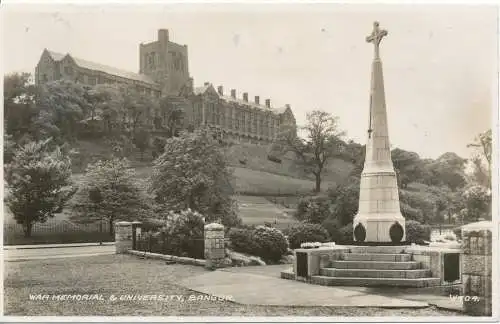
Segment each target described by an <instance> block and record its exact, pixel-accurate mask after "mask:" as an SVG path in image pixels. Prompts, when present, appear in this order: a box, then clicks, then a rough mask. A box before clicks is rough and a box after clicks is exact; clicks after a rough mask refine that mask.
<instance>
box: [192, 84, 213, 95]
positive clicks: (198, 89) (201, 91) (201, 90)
mask: <svg viewBox="0 0 500 324" xmlns="http://www.w3.org/2000/svg"><path fill="white" fill-rule="evenodd" d="M208 88H210V85H209V84H208V85H204V86H202V87H195V88H194V89H193V92H194V94H195V95H199V94H204V93H205V91H207V90H208Z"/></svg>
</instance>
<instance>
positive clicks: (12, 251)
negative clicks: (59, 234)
mask: <svg viewBox="0 0 500 324" xmlns="http://www.w3.org/2000/svg"><path fill="white" fill-rule="evenodd" d="M109 254H115V246H114V244H109V243H103V245H98V244H60V245H54V244H51V245H38V246H36V245H35V246H33V245H16V246H4V249H3V255H4V260H5V261H7V262H9V261H26V260H37V259H54V258H67V257H85V256H96V255H109Z"/></svg>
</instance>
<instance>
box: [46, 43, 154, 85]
mask: <svg viewBox="0 0 500 324" xmlns="http://www.w3.org/2000/svg"><path fill="white" fill-rule="evenodd" d="M47 52H48V53H49V55H50V57H52V59H53V60H54V61H60V60H62V59H63V58H65V57H66V56H69V57H70V58H71V59H73V61H75V63H76V65H78V66H79V67H81V68H84V69H89V70H94V71H102V72H104V73H107V74H111V75H116V76H118V77H122V78H126V79H131V80H136V81H141V82H145V83H149V84H155V83H156V82H154V80H153V79H151V78H150V77H149V76H147V75H145V74H140V73H134V72H129V71H124V70H121V69H117V68H115V67H111V66H107V65H103V64H99V63H95V62H90V61H87V60H83V59H80V58H77V57H74V56H72V55H70V54H61V53H56V52H53V51H49V50H47Z"/></svg>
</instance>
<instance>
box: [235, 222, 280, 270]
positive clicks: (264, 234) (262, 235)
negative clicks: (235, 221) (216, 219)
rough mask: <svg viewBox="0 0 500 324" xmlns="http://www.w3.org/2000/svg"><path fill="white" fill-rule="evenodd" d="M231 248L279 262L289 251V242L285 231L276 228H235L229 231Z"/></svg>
mask: <svg viewBox="0 0 500 324" xmlns="http://www.w3.org/2000/svg"><path fill="white" fill-rule="evenodd" d="M229 240H230V241H231V245H230V247H231V249H232V250H234V251H236V252H240V253H247V254H250V255H253V256H258V257H260V258H262V259H263V260H264V261H267V262H268V261H271V262H277V261H279V260H280V259H281V257H282V256H283V255H285V254H286V253H287V252H288V242H287V240H286V238H285V235H283V233H282V232H281V231H280V230H278V229H275V228H272V227H266V226H257V227H256V228H233V229H231V230H230V231H229Z"/></svg>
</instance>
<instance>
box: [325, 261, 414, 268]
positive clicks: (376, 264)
mask: <svg viewBox="0 0 500 324" xmlns="http://www.w3.org/2000/svg"><path fill="white" fill-rule="evenodd" d="M330 268H337V269H378V270H414V269H419V268H420V264H419V263H418V262H416V261H406V262H405V261H403V262H396V261H392V262H391V261H340V260H336V261H332V265H331V267H330Z"/></svg>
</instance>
